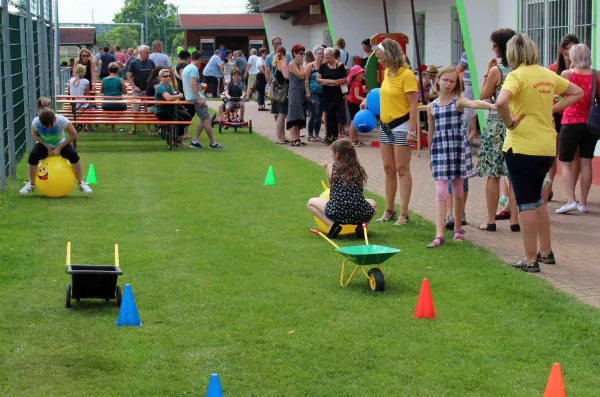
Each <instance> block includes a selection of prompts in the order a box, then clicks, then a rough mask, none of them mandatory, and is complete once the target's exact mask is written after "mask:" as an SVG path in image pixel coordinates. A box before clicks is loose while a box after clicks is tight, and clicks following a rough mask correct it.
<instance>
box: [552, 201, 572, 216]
mask: <svg viewBox="0 0 600 397" xmlns="http://www.w3.org/2000/svg"><path fill="white" fill-rule="evenodd" d="M576 209H577V201H573V202H572V203H571V204H565V205H563V206H562V207H560V208H559V209H557V210H556V211H554V212H556V213H557V214H566V213H567V212H571V211H575V210H576Z"/></svg>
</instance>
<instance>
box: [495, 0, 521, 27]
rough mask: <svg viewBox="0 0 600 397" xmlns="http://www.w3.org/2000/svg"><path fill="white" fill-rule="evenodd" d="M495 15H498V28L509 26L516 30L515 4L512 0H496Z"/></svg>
mask: <svg viewBox="0 0 600 397" xmlns="http://www.w3.org/2000/svg"><path fill="white" fill-rule="evenodd" d="M496 15H497V16H498V21H497V25H498V29H506V28H510V29H513V30H514V31H516V30H517V25H518V23H519V22H518V21H517V5H516V4H515V2H514V1H513V0H497V1H496Z"/></svg>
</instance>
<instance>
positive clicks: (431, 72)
mask: <svg viewBox="0 0 600 397" xmlns="http://www.w3.org/2000/svg"><path fill="white" fill-rule="evenodd" d="M437 75H438V69H437V67H436V66H435V65H429V66H428V67H427V70H426V71H425V76H427V80H428V82H429V89H425V92H427V94H426V95H425V97H426V98H427V101H428V102H431V101H433V100H434V99H436V98H437V97H438V93H437V92H436V91H435V90H434V88H433V87H434V86H435V79H436V77H437ZM428 91H429V92H428Z"/></svg>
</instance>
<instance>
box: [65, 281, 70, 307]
mask: <svg viewBox="0 0 600 397" xmlns="http://www.w3.org/2000/svg"><path fill="white" fill-rule="evenodd" d="M65 307H66V308H67V309H68V308H70V307H71V284H67V288H66V290H65Z"/></svg>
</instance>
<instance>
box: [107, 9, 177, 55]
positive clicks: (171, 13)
mask: <svg viewBox="0 0 600 397" xmlns="http://www.w3.org/2000/svg"><path fill="white" fill-rule="evenodd" d="M147 1H148V42H147V43H145V44H148V45H150V44H152V42H153V41H154V40H160V41H162V42H163V44H164V47H165V52H167V51H168V50H172V49H171V48H167V45H170V44H171V43H172V42H173V39H174V38H175V36H176V35H177V31H176V30H170V29H169V28H173V27H176V26H177V8H176V7H175V6H174V5H173V4H170V3H167V2H166V1H165V0H147ZM145 12H146V9H145V0H125V4H124V5H123V8H121V10H120V11H119V12H118V13H116V14H115V16H114V17H113V22H116V23H142V24H143V23H146V22H145V17H144V16H145ZM145 28H146V27H144V29H145ZM170 52H172V51H170Z"/></svg>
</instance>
